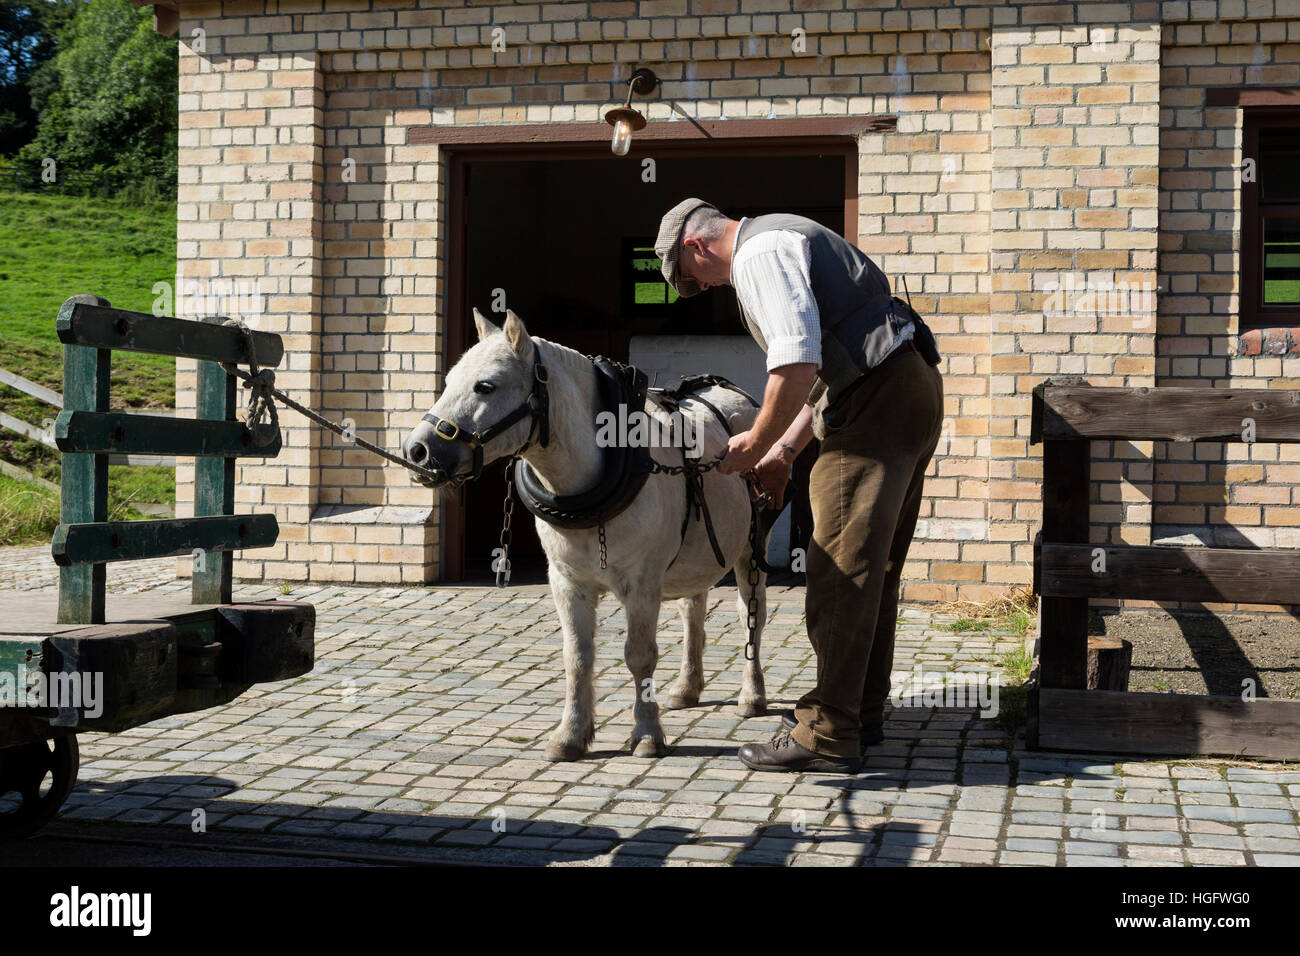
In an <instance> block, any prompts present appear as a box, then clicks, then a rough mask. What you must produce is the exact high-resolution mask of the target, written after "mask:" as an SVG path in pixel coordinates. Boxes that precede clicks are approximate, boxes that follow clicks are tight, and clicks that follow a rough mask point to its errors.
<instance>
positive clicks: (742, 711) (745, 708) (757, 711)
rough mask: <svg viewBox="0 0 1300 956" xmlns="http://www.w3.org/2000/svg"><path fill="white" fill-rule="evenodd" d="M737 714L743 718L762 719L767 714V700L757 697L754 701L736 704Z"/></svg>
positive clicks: (743, 701)
mask: <svg viewBox="0 0 1300 956" xmlns="http://www.w3.org/2000/svg"><path fill="white" fill-rule="evenodd" d="M736 713H737V714H739V715H740V716H741V717H762V716H763V715H764V714H766V713H767V700H766V699H765V698H763V697H756V698H754V699H753V700H742V701H739V702H738V703H737V704H736Z"/></svg>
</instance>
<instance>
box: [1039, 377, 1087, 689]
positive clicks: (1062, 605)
mask: <svg viewBox="0 0 1300 956" xmlns="http://www.w3.org/2000/svg"><path fill="white" fill-rule="evenodd" d="M1086 384H1087V382H1084V381H1082V380H1081V379H1078V378H1076V377H1073V376H1072V377H1070V379H1069V380H1065V379H1057V380H1055V381H1054V380H1052V379H1048V380H1047V381H1045V382H1043V383H1042V384H1041V385H1039V386H1038V387H1036V388H1035V389H1034V427H1033V434H1031V435H1030V441H1031V443H1032V442H1034V441H1036V440H1040V441H1042V443H1043V478H1042V490H1043V525H1042V532H1041V535H1040V539H1039V540H1040V542H1041V544H1043V545H1046V544H1087V543H1088V516H1089V503H1090V501H1089V499H1090V497H1091V496H1090V491H1091V488H1090V482H1089V473H1090V470H1091V465H1092V454H1091V451H1092V449H1091V443H1090V442H1089V440H1088V439H1086V438H1068V439H1060V438H1043V437H1042V421H1043V417H1044V416H1045V415H1047V414H1052V412H1051V410H1050V409H1048V408H1047V407H1046V403H1045V400H1044V390H1045V389H1046V388H1048V387H1050V386H1052V385H1086ZM1034 564H1035V579H1037V570H1038V558H1037V555H1035V562H1034ZM1038 608H1039V617H1038V627H1039V630H1038V649H1039V686H1041V687H1053V688H1070V689H1076V688H1077V689H1082V688H1084V687H1086V686H1087V657H1088V599H1087V598H1086V597H1084V598H1062V597H1048V596H1045V595H1041V594H1040V595H1039V599H1038Z"/></svg>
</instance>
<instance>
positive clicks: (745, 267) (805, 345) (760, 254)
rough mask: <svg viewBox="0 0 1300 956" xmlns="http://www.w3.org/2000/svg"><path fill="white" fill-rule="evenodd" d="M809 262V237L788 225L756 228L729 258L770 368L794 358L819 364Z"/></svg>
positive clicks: (818, 336) (818, 334)
mask: <svg viewBox="0 0 1300 956" xmlns="http://www.w3.org/2000/svg"><path fill="white" fill-rule="evenodd" d="M810 262H811V252H810V250H809V248H808V240H807V239H806V238H805V237H804V236H801V235H799V233H797V232H791V231H789V230H772V231H771V232H765V233H760V234H759V235H757V236H755V237H754V238H752V239H750V240H749V241H747V242H746V243H745V244H744V245H742V246H741V247H740V249H739V251H738V252H737V254H736V256H735V259H734V260H733V261H732V269H731V278H732V285H733V286H734V287H735V289H736V297H737V298H738V299H739V300H740V306H741V308H742V309H744V310H745V314H746V315H748V316H749V318H750V320H751V321H753V322H754V324H756V325H757V326H758V328H759V330H760V331H761V332H762V333H763V338H764V339H765V340H766V342H767V370H768V371H769V372H770V371H771V370H772V369H774V368H780V367H781V366H782V365H793V364H795V363H809V364H812V365H816V366H817V367H819V368H820V367H821V364H822V333H821V317H820V315H819V314H818V311H817V300H816V298H814V296H813V291H812V281H811V279H810V273H809V269H810Z"/></svg>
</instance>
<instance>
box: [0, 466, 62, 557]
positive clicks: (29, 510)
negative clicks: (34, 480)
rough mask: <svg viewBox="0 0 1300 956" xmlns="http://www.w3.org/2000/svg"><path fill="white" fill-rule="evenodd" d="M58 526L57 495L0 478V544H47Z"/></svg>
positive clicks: (24, 483)
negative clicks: (45, 542)
mask: <svg viewBox="0 0 1300 956" xmlns="http://www.w3.org/2000/svg"><path fill="white" fill-rule="evenodd" d="M58 523H59V496H58V495H56V494H55V493H54V492H52V491H49V490H48V489H46V488H42V487H41V486H40V485H34V484H30V483H28V482H25V481H16V480H14V479H13V478H10V477H9V476H8V475H0V542H4V543H5V544H36V543H38V542H40V541H49V540H50V537H51V536H52V535H53V534H54V526H55V525H57V524H58Z"/></svg>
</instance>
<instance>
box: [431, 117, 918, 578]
mask: <svg viewBox="0 0 1300 956" xmlns="http://www.w3.org/2000/svg"><path fill="white" fill-rule="evenodd" d="M895 126H896V118H895V117H892V116H855V117H817V118H810V119H774V120H722V121H710V122H703V123H697V122H695V121H693V120H692V121H689V122H680V121H679V122H672V123H663V122H658V123H652V124H651V125H650V126H649V127H647V128H646V129H645V130H643V131H642V132H641V133H638V134H637V136H636V138H635V139H634V140H633V143H632V149H631V152H630V153H629V155H628V161H629V162H636V161H637V159H639V158H644V157H645V156H648V155H650V154H652V153H653V154H654V155H655V156H660V155H665V154H671V155H672V156H674V157H676V158H682V159H704V158H715V157H718V156H726V155H737V156H763V157H769V156H809V155H817V154H823V155H825V154H829V155H838V156H842V157H843V159H844V233H845V238H847V239H848V240H849V241H850V242H852V243H854V244H855V245H856V244H857V239H858V137H859V136H861V135H863V134H864V133H872V132H890V131H892V130H893V129H894V128H895ZM608 139H609V127H608V126H606V125H605V124H604V123H567V124H566V123H559V124H549V123H548V124H526V125H520V126H452V127H438V126H424V127H414V128H412V129H411V130H410V132H409V134H408V142H409V143H410V144H412V145H417V144H430V145H432V144H436V145H438V147H439V148H440V150H441V151H442V152H443V154H444V155H443V156H442V158H443V159H444V160H445V161H446V163H447V191H446V192H445V193H444V198H445V200H446V204H447V207H446V219H445V222H446V230H445V232H444V233H443V237H444V242H445V243H446V245H445V248H446V250H447V255H446V261H447V271H446V274H445V280H444V281H445V286H444V289H445V302H446V312H445V314H444V317H443V353H442V355H443V363H444V364H443V375H444V376H445V374H446V369H447V367H448V366H447V362H449V361H450V357H451V356H459V355H460V354H461V353H462V352H463V351H464V349H465V347H466V344H467V343H468V341H469V337H470V335H471V331H470V330H471V328H472V326H473V323H472V322H471V321H470V319H469V316H468V313H467V311H466V303H465V285H466V280H467V278H468V276H467V269H468V263H467V262H466V260H465V242H464V238H465V235H466V228H467V226H468V224H469V209H468V199H469V193H468V182H469V176H468V172H469V167H470V166H472V165H473V164H475V163H484V162H544V161H551V160H563V159H597V158H603V157H606V156H608V155H609V142H608ZM454 317H459V318H458V319H455V318H454ZM465 511H466V501H465V492H464V491H457V492H451V493H444V495H443V498H442V505H441V507H440V508H439V514H440V523H441V524H440V530H439V562H438V571H439V580H443V581H459V580H461V579H462V578H463V577H464V571H465V546H466V541H465V534H466V524H467V521H466V514H465Z"/></svg>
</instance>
